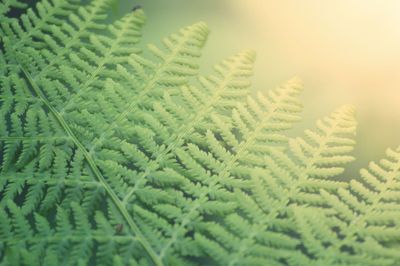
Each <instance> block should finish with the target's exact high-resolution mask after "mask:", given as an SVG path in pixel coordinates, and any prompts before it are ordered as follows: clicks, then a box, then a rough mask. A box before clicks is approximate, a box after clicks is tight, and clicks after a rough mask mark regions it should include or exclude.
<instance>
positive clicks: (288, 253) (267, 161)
mask: <svg viewBox="0 0 400 266" xmlns="http://www.w3.org/2000/svg"><path fill="white" fill-rule="evenodd" d="M321 121H324V122H321ZM354 130H355V122H354V118H353V112H352V110H351V108H349V107H343V108H341V109H339V110H338V111H336V112H334V113H333V114H332V115H331V116H329V117H326V118H324V119H323V120H320V121H318V122H317V130H316V131H306V133H307V136H311V135H312V136H315V137H314V138H310V139H307V140H304V139H302V138H296V139H291V140H289V148H290V150H289V151H288V154H286V153H284V152H283V151H282V149H279V147H274V148H270V149H269V153H268V154H266V157H264V165H263V167H265V168H260V167H261V166H262V165H258V169H256V170H253V171H251V175H250V178H251V181H250V185H249V186H248V188H246V187H244V188H242V189H241V191H239V190H236V192H235V194H236V195H237V198H238V205H239V208H240V209H241V212H240V213H241V215H238V214H231V215H228V216H227V217H226V219H225V221H224V223H223V227H222V228H224V231H223V233H224V234H228V235H230V236H231V237H232V238H235V239H236V240H237V242H236V245H235V246H234V247H229V246H225V245H227V243H226V242H219V241H218V239H219V238H220V236H219V233H217V234H216V233H215V232H213V231H212V228H213V227H214V226H215V225H214V222H211V223H210V224H209V225H208V226H207V227H206V231H205V235H207V236H208V238H209V239H210V240H211V239H215V241H216V242H217V243H218V244H219V245H221V248H225V249H227V251H226V252H227V253H228V254H232V255H231V256H225V257H224V260H223V261H219V263H220V264H224V265H242V264H244V263H245V261H248V260H256V259H261V258H263V257H264V258H265V259H272V257H273V260H275V263H280V262H282V261H286V263H289V261H288V260H289V259H290V258H294V257H296V258H297V259H296V260H299V261H301V260H304V259H305V257H304V255H303V254H302V253H301V252H300V250H298V246H299V244H300V241H299V239H298V238H296V237H293V236H295V235H296V231H295V230H296V226H295V224H294V223H293V221H292V220H293V214H292V213H290V212H289V211H288V206H292V205H298V204H300V205H302V206H303V205H304V206H307V205H317V206H318V205H319V204H321V201H322V200H321V199H320V197H319V196H318V193H315V188H313V186H316V187H319V188H329V189H336V188H337V187H340V185H343V184H341V183H338V182H333V181H330V180H325V179H321V178H322V175H321V174H326V173H329V174H328V175H324V177H325V178H328V177H330V169H331V167H336V168H333V169H335V170H334V171H333V172H336V171H337V170H336V169H339V168H340V166H341V165H343V164H344V163H345V162H347V160H344V161H343V160H339V161H335V160H333V161H332V165H329V166H325V165H321V164H319V159H320V158H325V157H330V156H337V153H336V152H332V150H331V148H335V147H342V146H345V145H346V144H342V143H337V138H339V137H340V138H341V139H343V140H346V143H352V142H351V141H350V140H351V136H352V135H354ZM311 132H312V133H311ZM317 136H318V137H319V138H320V139H318V141H315V138H317ZM246 139H248V138H245V140H246ZM300 145H301V146H300ZM307 148H308V149H309V150H308V151H307V150H306V149H307ZM341 154H342V153H341ZM246 164H248V162H246ZM246 164H245V165H246ZM317 173H318V174H317ZM306 182H308V183H307V184H309V183H313V186H310V185H308V186H305V185H304V183H306ZM344 185H345V184H344ZM309 187H310V188H313V189H311V190H308V189H309ZM235 188H237V186H235ZM317 191H318V190H317ZM240 224H242V226H241V227H239V226H238V225H240ZM249 228H251V229H249ZM259 248H260V249H261V248H266V249H271V250H273V251H271V252H276V255H274V256H271V255H270V253H268V252H265V253H264V254H257V253H253V250H254V249H259ZM281 251H285V252H282V253H281V254H282V256H280V255H279V254H280V253H279V252H281ZM255 265H258V264H257V263H255Z"/></svg>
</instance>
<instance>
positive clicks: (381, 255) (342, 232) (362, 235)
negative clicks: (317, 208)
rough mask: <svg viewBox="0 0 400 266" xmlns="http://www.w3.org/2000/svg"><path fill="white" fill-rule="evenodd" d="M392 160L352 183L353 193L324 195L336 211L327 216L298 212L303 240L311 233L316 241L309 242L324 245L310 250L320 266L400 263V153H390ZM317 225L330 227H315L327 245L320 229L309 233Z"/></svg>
mask: <svg viewBox="0 0 400 266" xmlns="http://www.w3.org/2000/svg"><path fill="white" fill-rule="evenodd" d="M386 155H387V158H385V159H383V160H381V162H380V163H379V164H378V163H374V162H372V163H370V166H369V168H368V169H362V170H361V171H360V173H361V178H362V179H361V180H360V181H358V180H352V181H351V182H350V184H349V189H343V188H341V189H339V190H337V191H334V192H328V191H325V190H322V191H321V196H322V197H323V198H324V200H325V204H326V205H325V207H329V209H328V210H330V211H329V212H326V213H325V215H322V213H316V212H315V213H314V214H313V215H312V216H311V215H305V214H310V213H312V212H313V210H312V209H311V210H302V209H300V210H297V211H296V213H297V217H298V222H299V223H300V222H301V224H299V227H300V229H301V232H302V235H303V236H306V234H307V237H308V238H309V239H310V241H304V243H311V242H312V243H315V245H319V246H320V249H316V250H310V251H309V252H310V254H312V256H313V258H314V259H313V261H314V263H315V264H316V265H317V264H321V263H328V262H329V263H330V265H343V264H345V265H353V264H354V265H355V264H357V265H396V262H398V261H399V260H400V258H399V255H398V252H397V251H396V247H395V246H392V245H393V243H394V242H395V241H397V239H399V234H398V229H399V224H398V217H400V216H399V215H400V213H399V209H398V208H397V207H396V204H397V201H398V188H399V185H398V182H399V173H400V172H399V171H400V170H399V169H400V168H399V165H400V163H399V162H400V152H399V150H398V149H397V150H391V149H388V150H387V152H386ZM303 211H304V212H303ZM309 216H310V217H309ZM311 217H314V219H310V218H311ZM315 220H319V221H325V223H324V224H326V226H324V227H321V226H320V225H316V227H315V228H317V229H318V230H320V231H321V234H323V235H325V236H326V237H325V238H324V239H323V243H321V242H322V241H321V240H320V238H319V237H318V236H317V235H316V230H313V231H310V232H308V233H306V232H305V231H304V230H305V227H310V225H311V227H312V225H313V223H314V221H315ZM307 248H308V247H307Z"/></svg>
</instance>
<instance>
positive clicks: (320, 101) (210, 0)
mask: <svg viewBox="0 0 400 266" xmlns="http://www.w3.org/2000/svg"><path fill="white" fill-rule="evenodd" d="M115 1H116V2H115V6H114V8H115V9H114V11H113V12H114V14H115V15H121V14H123V13H124V12H127V11H129V10H130V8H131V7H133V6H135V5H138V4H139V5H141V6H142V8H143V9H144V11H145V13H146V15H147V18H148V19H147V24H146V26H145V28H144V36H143V37H144V39H143V43H148V42H153V43H160V39H161V37H163V36H166V35H167V34H169V33H172V32H174V31H176V30H177V29H178V28H180V27H183V26H186V25H190V24H192V23H194V22H197V21H205V22H207V24H208V25H209V27H210V29H211V33H210V36H209V39H208V42H207V45H206V47H205V49H204V56H203V60H202V62H201V64H202V67H201V72H202V73H204V74H208V73H210V72H211V71H212V65H213V64H215V63H217V62H218V61H220V60H221V59H223V58H225V57H228V56H230V55H233V54H235V53H237V52H239V51H241V50H242V49H245V48H251V49H253V50H255V51H256V52H257V62H256V65H255V76H254V79H253V84H254V90H268V89H270V88H274V87H275V86H277V85H279V84H280V83H282V82H284V81H285V80H286V79H288V78H291V77H292V76H299V77H300V78H301V79H302V80H303V83H304V87H305V90H304V93H303V96H302V98H303V102H304V107H305V108H304V112H303V121H302V122H301V123H299V124H298V125H297V126H296V128H295V130H294V131H293V132H291V133H292V135H293V136H295V135H296V134H301V131H302V130H303V129H304V128H308V127H312V126H313V125H314V121H315V120H316V119H318V118H319V117H322V116H324V115H327V114H329V113H330V112H331V111H332V110H334V109H335V108H337V107H339V106H341V105H342V104H347V103H351V104H353V105H355V107H356V109H357V118H358V121H359V128H358V134H357V137H356V139H357V146H356V149H355V152H354V155H355V156H356V157H357V159H356V161H354V162H353V163H352V164H351V165H350V167H349V170H348V171H347V172H346V175H348V178H353V177H355V175H357V174H358V169H359V168H360V167H364V166H366V165H367V164H368V162H369V161H371V160H379V159H380V158H382V157H383V155H384V151H385V149H386V148H387V147H393V148H396V147H397V146H398V145H399V144H400V60H399V59H400V27H399V25H400V15H399V14H400V1H397V0H385V1H373V0H337V1H320V0H303V1H295V0H279V1H276V0H190V1H188V0H115Z"/></svg>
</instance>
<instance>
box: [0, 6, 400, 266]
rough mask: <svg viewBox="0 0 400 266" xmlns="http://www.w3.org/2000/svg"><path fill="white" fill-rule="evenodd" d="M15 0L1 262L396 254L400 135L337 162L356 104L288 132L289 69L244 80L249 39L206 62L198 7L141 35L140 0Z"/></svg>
mask: <svg viewBox="0 0 400 266" xmlns="http://www.w3.org/2000/svg"><path fill="white" fill-rule="evenodd" d="M23 3H24V2H23V1H18V0H4V1H2V2H1V3H0V35H1V42H0V264H1V265H91V264H96V265H97V264H99V265H143V266H144V265H157V266H161V265H277V266H278V265H293V266H294V265H300V266H302V265H396V263H398V261H400V258H399V255H398V254H397V252H396V248H397V247H398V243H399V234H398V231H399V224H398V218H399V217H400V215H399V210H400V208H399V207H398V206H397V205H398V202H399V198H400V192H399V191H400V185H399V184H398V182H397V181H398V179H399V178H398V177H399V176H400V174H399V173H400V167H399V165H400V149H398V150H396V151H393V150H388V152H387V154H388V159H385V160H382V161H381V162H380V163H379V164H375V163H371V165H370V167H369V169H368V170H362V171H361V176H362V179H361V180H352V181H350V182H344V181H340V179H339V178H338V175H340V174H341V173H343V171H344V168H343V166H344V164H346V163H348V162H350V161H351V160H352V159H353V158H352V157H351V156H350V155H349V152H351V151H352V149H353V146H354V141H353V139H352V137H353V135H354V132H355V127H356V122H355V120H354V117H353V116H354V110H353V108H352V107H349V106H347V107H344V108H341V109H339V110H338V111H336V112H334V113H333V114H332V115H331V116H329V117H326V118H324V119H322V120H320V121H318V122H317V129H316V130H314V131H310V130H307V131H305V135H306V136H305V137H304V138H294V139H290V138H288V137H287V135H286V133H285V132H286V131H287V130H288V129H289V128H291V127H292V125H293V123H295V122H296V121H298V120H299V117H298V113H299V112H300V110H301V108H302V106H301V104H300V102H299V100H298V94H299V92H300V90H301V86H300V84H299V82H298V80H297V79H293V80H290V81H288V82H287V83H285V84H284V85H282V86H280V87H278V88H277V89H274V90H271V91H268V92H260V93H259V94H258V95H257V97H253V96H250V95H249V93H250V86H251V82H250V81H249V79H250V77H251V75H252V68H253V63H254V59H255V54H254V52H252V51H249V50H245V51H243V52H241V53H239V54H237V55H235V56H232V57H230V58H228V59H226V60H224V61H222V62H221V63H219V64H217V65H216V66H215V67H214V70H215V73H214V74H212V75H208V76H201V75H199V74H198V69H199V59H200V57H201V53H202V48H203V46H204V44H205V41H206V39H207V36H208V28H207V26H206V24H205V23H204V22H200V23H196V24H193V25H191V26H188V27H185V28H183V29H181V30H180V31H179V32H177V33H175V34H171V35H169V36H168V37H166V38H164V39H163V44H162V45H161V46H156V45H149V46H148V47H147V48H145V49H144V51H141V49H139V48H138V42H139V41H140V39H141V33H140V31H141V28H142V25H143V23H144V19H145V17H144V13H143V11H142V10H135V11H134V12H129V13H127V14H126V15H124V16H123V17H122V18H120V19H118V20H116V21H111V22H108V21H107V20H106V17H107V13H108V7H109V0H92V1H88V3H82V2H80V1H76V0H66V1H62V0H41V1H39V2H38V3H37V4H36V5H35V6H34V7H32V8H29V7H28V5H24V4H23ZM14 8H20V9H21V10H20V11H18V12H17V13H16V14H17V15H15V17H11V14H13V13H14V11H15V10H14ZM21 13H23V14H22V15H19V14H21ZM17 16H18V17H17Z"/></svg>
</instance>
